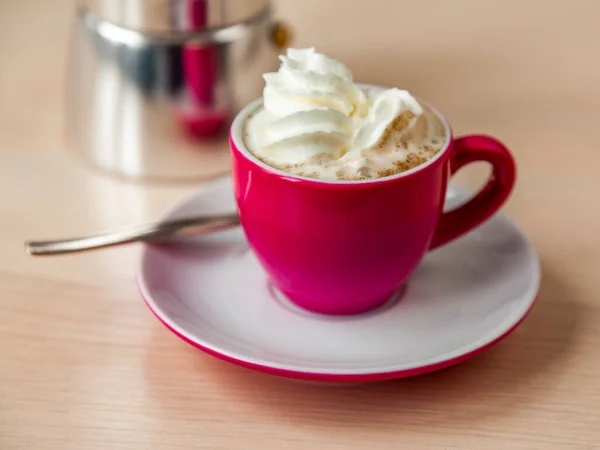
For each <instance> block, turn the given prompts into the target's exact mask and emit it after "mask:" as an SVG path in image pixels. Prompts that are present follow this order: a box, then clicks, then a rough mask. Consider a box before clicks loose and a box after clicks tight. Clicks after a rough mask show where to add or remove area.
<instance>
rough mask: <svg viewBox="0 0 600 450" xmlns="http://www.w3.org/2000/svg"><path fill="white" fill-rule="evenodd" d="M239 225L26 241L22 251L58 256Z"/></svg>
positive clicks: (180, 224) (175, 226)
mask: <svg viewBox="0 0 600 450" xmlns="http://www.w3.org/2000/svg"><path fill="white" fill-rule="evenodd" d="M239 224H240V220H239V218H238V216H237V215H235V214H230V215H225V216H211V217H194V218H191V219H181V220H172V221H167V222H159V223H150V224H145V225H136V226H133V227H129V228H124V229H122V230H118V231H111V232H107V233H101V234H95V235H91V236H83V237H78V238H71V239H60V240H53V241H26V242H25V251H26V252H27V253H29V254H30V255H35V256H38V255H39V256H42V255H59V254H64V253H75V252H83V251H86V250H93V249H97V248H104V247H112V246H115V245H120V244H128V243H130V242H138V241H144V242H156V241H162V240H166V239H167V238H173V237H175V236H189V235H191V234H193V235H198V234H206V233H210V232H213V231H218V230H223V229H226V228H231V227H234V226H237V225H239Z"/></svg>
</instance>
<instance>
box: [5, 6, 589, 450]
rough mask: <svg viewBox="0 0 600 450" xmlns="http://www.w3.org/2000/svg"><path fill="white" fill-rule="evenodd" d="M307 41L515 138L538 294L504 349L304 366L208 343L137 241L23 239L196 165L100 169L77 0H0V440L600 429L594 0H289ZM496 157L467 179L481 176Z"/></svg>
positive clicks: (470, 127)
mask: <svg viewBox="0 0 600 450" xmlns="http://www.w3.org/2000/svg"><path fill="white" fill-rule="evenodd" d="M277 3H278V5H277V6H278V11H279V13H280V15H281V16H283V17H285V18H287V19H288V20H289V21H290V22H292V23H293V26H294V29H295V32H296V40H295V42H294V44H295V45H296V46H308V45H316V46H317V48H318V49H319V50H321V51H323V52H326V53H329V54H331V55H332V56H335V57H338V58H340V59H342V60H343V61H345V62H347V63H348V64H349V65H350V66H351V68H352V69H353V70H354V72H355V74H356V78H357V79H358V80H361V81H366V82H373V83H381V84H386V85H398V86H401V87H405V88H408V89H410V90H411V91H413V92H414V93H416V94H418V95H419V96H420V97H422V98H426V99H428V100H429V101H431V102H433V103H434V104H436V105H437V106H438V107H439V108H440V109H441V110H442V111H443V112H444V113H445V114H446V115H447V116H448V117H449V119H450V120H451V122H452V124H453V126H454V128H455V131H456V133H457V134H461V133H466V132H469V131H476V132H485V133H490V134H494V135H497V136H499V137H501V138H502V139H503V140H504V141H505V142H506V143H507V144H508V145H509V146H510V147H511V148H512V149H513V151H514V154H515V157H516V159H517V161H518V164H519V180H518V186H517V189H516V191H515V192H514V195H513V196H512V198H511V199H510V201H509V203H508V204H507V206H506V210H507V211H508V213H509V214H511V215H512V216H513V217H514V218H516V220H517V221H518V222H519V223H520V224H521V225H522V227H523V228H524V229H525V230H526V232H527V233H528V234H529V236H530V237H531V239H532V241H533V243H534V245H535V246H536V248H537V249H538V251H539V253H540V256H541V260H542V266H543V283H542V289H541V293H540V296H539V302H538V304H537V306H536V307H535V308H534V310H533V312H532V313H531V315H530V317H529V318H528V319H527V320H526V321H525V323H523V325H522V326H521V327H520V328H519V329H518V330H517V331H516V332H515V333H514V334H513V335H511V336H510V337H509V338H507V339H506V340H505V341H503V342H502V343H501V344H499V345H498V346H497V347H495V348H493V349H492V350H490V351H488V352H486V353H484V354H483V355H481V356H478V357H476V358H474V359H472V360H470V361H468V362H466V363H463V364H461V365H459V366H456V367H454V368H450V369H447V370H443V371H440V372H438V373H432V374H429V375H425V376H420V377H416V378H412V379H406V380H399V381H394V382H388V383H381V384H374V385H368V386H361V387H351V388H350V387H347V388H331V387H322V386H312V385H303V384H298V383H295V382H290V381H287V380H283V379H277V378H274V377H270V376H267V375H262V374H258V373H254V372H251V371H248V370H245V369H241V368H238V367H235V366H232V365H229V364H227V363H224V362H221V361H218V360H216V359H214V358H212V357H210V356H206V355H204V354H202V353H200V352H199V351H197V350H195V349H193V348H192V347H190V346H189V345H187V344H185V343H183V342H182V341H180V340H178V339H177V338H176V337H174V336H173V335H171V334H170V333H169V332H168V331H167V330H166V329H164V328H163V327H162V326H161V325H160V324H159V323H158V322H157V321H156V320H155V319H154V317H153V316H152V314H151V313H150V312H149V311H148V310H147V309H146V307H145V306H144V304H143V302H142V301H141V298H140V296H139V295H138V293H137V290H136V286H135V282H134V266H135V262H136V257H137V255H138V251H139V248H138V247H136V246H131V247H127V248H118V249H113V250H107V251H103V252H98V253H90V254H81V255H76V256H68V257H58V258H50V259H34V258H31V257H27V256H26V255H25V254H24V252H23V250H22V241H23V240H24V239H26V238H32V237H37V238H43V237H59V236H68V235H76V234H79V233H86V232H91V231H97V230H101V229H106V228H111V227H115V226H120V225H125V224H131V223H136V222H140V221H144V220H151V219H152V218H155V217H156V216H157V215H158V214H159V213H160V212H161V211H162V210H163V209H164V208H166V207H167V206H168V205H169V204H171V203H172V202H173V201H175V200H176V199H178V198H180V197H181V196H183V195H185V194H186V193H189V192H190V191H191V190H193V189H194V188H195V186H189V185H188V186H179V187H169V186H147V185H138V184H131V183H123V182H120V181H116V180H113V179H111V178H107V177H105V176H103V175H99V174H97V173H95V172H92V171H90V170H88V169H86V168H83V167H81V165H80V164H79V163H78V161H77V160H76V159H74V158H73V157H72V155H71V154H70V153H69V151H68V146H67V144H66V143H65V140H64V139H63V137H64V132H63V129H64V116H63V113H62V112H63V111H62V109H61V108H62V97H63V76H64V72H65V57H66V42H67V37H68V33H69V27H70V23H71V18H72V12H73V0H54V1H52V2H50V1H47V0H35V1H34V0H30V1H22V2H17V1H12V2H8V1H7V2H2V3H0V207H1V211H2V216H1V217H2V219H1V222H0V248H1V249H2V255H1V257H0V449H1V450H13V449H28V450H30V449H60V450H67V449H78V450H80V449H86V450H92V449H188V448H206V449H249V448H256V449H267V448H269V449H270V448H272V449H280V448H286V449H290V450H294V449H342V448H351V449H403V450H404V449H421V448H423V449H499V450H500V449H501V450H504V449H508V448H510V449H554V448H573V449H578V448H583V449H591V448H600V376H599V375H598V374H599V373H600V281H599V280H600V233H599V230H600V212H599V211H600V209H599V206H598V205H600V200H599V197H600V177H599V175H598V173H599V171H600V133H599V130H600V122H599V120H600V52H599V50H600V26H598V18H599V17H600V2H597V1H595V0H589V1H585V0H577V1H572V2H566V1H554V0H552V1H551V0H493V1H491V0H490V1H485V2H482V1H479V0H455V1H452V2H450V1H445V0H429V1H402V2H392V1H391V0H390V1H386V0H370V1H368V2H364V1H360V0H352V1H342V0H338V1H334V0H320V1H318V2H317V1H303V2H295V1H293V0H286V1H283V0H282V1H279V2H277ZM484 174H485V170H484V169H483V168H469V169H467V170H465V171H464V172H463V173H461V174H460V176H459V182H461V183H464V184H467V185H471V186H473V187H474V186H476V185H477V183H479V182H480V181H481V179H482V177H483V176H484Z"/></svg>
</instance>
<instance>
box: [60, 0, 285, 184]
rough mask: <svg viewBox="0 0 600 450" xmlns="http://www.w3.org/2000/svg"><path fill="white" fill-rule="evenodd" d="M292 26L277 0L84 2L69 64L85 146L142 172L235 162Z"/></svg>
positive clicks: (118, 169)
mask: <svg viewBox="0 0 600 450" xmlns="http://www.w3.org/2000/svg"><path fill="white" fill-rule="evenodd" d="M287 35H288V33H287V30H286V28H285V27H284V26H283V25H282V24H281V23H280V22H278V21H276V20H275V19H274V18H273V15H272V11H271V6H270V2H269V1H268V0H84V1H81V2H80V3H79V6H78V14H77V19H76V23H75V29H74V33H73V36H72V48H71V52H70V62H69V66H70V67H69V71H68V86H67V91H68V96H69V98H68V101H67V104H68V125H69V129H70V135H71V137H72V138H73V144H74V147H75V149H76V150H77V152H79V153H80V154H81V155H83V156H84V157H85V159H86V160H88V161H90V162H92V163H93V164H94V165H95V166H98V167H100V168H102V169H105V170H106V171H109V172H112V173H114V174H118V175H121V176H124V177H127V178H135V179H171V180H185V179H188V180H197V179H203V178H209V177H213V176H216V175H219V174H222V173H225V172H226V171H227V170H228V169H229V155H228V148H227V147H228V144H227V137H228V136H227V132H228V128H229V124H230V121H231V119H232V118H233V116H234V115H235V113H236V112H237V111H238V110H239V109H240V108H241V107H243V106H244V105H245V104H247V103H248V102H250V101H251V100H253V99H255V98H257V97H259V96H260V95H261V92H262V89H263V86H264V82H263V80H262V76H261V75H262V74H263V73H265V72H270V71H274V70H276V69H277V66H278V59H277V55H278V54H279V53H281V52H282V51H283V49H284V47H285V45H286V41H287Z"/></svg>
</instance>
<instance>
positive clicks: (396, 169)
mask: <svg viewBox="0 0 600 450" xmlns="http://www.w3.org/2000/svg"><path fill="white" fill-rule="evenodd" d="M261 110H262V107H261V108H259V109H258V110H257V111H255V112H254V113H253V114H252V115H251V116H250V117H248V119H247V120H246V124H245V127H244V143H245V144H246V146H247V147H248V149H249V150H250V152H251V153H253V154H254V155H255V156H257V157H258V158H259V159H260V160H261V161H263V162H264V163H265V164H268V165H269V166H272V167H274V168H276V169H279V170H282V171H284V172H288V173H290V174H292V175H297V176H301V177H306V178H315V179H321V180H344V181H352V180H368V179H376V178H382V177H389V176H392V175H396V174H399V173H402V172H406V171H408V170H411V169H413V168H415V167H417V166H419V165H421V164H423V163H425V162H427V161H428V160H429V159H431V158H433V157H434V156H435V155H436V154H437V153H438V152H439V151H440V150H441V149H442V148H443V147H444V146H445V144H446V140H447V138H448V136H446V130H445V127H444V124H443V123H442V122H441V120H440V119H439V117H438V116H437V114H436V113H435V112H434V111H432V110H431V109H430V108H428V107H426V106H423V112H422V114H420V115H418V116H417V115H415V114H414V113H412V112H411V111H405V112H403V113H402V114H400V115H399V116H398V117H397V118H396V119H394V121H393V122H392V123H391V124H390V125H388V126H387V127H386V129H385V131H384V132H383V134H382V135H381V138H380V139H379V141H378V142H377V143H376V144H375V145H373V146H371V147H368V148H364V149H361V150H360V151H354V152H349V153H346V154H344V155H343V156H341V157H336V156H335V155H333V156H332V155H331V154H330V153H327V152H322V153H317V154H315V155H314V156H312V157H310V158H308V159H307V160H305V161H303V162H300V163H284V164H282V163H279V162H276V161H274V160H272V159H270V158H268V157H266V156H264V155H259V154H257V153H255V152H254V151H253V149H252V147H251V146H250V145H248V144H249V142H250V139H248V136H249V129H250V126H249V124H250V123H251V121H252V118H253V117H254V116H255V115H256V114H258V113H260V111H261ZM320 138H324V136H320ZM325 139H326V138H325ZM321 143H322V141H321Z"/></svg>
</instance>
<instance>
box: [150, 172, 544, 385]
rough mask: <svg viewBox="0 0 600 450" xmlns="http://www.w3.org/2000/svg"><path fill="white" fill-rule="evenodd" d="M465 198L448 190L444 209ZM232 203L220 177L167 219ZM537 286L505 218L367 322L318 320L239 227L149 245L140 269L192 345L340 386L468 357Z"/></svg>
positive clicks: (169, 320)
mask: <svg viewBox="0 0 600 450" xmlns="http://www.w3.org/2000/svg"><path fill="white" fill-rule="evenodd" d="M465 197H466V196H465V194H464V193H463V192H462V191H457V190H456V189H451V190H450V193H449V197H448V201H447V207H449V208H453V207H455V206H456V204H458V203H461V202H462V201H464V200H465ZM234 208H235V207H234V199H233V194H232V191H231V180H230V179H223V180H219V181H217V182H215V183H213V184H212V185H211V186H210V187H208V188H207V189H204V190H202V191H199V192H196V193H195V194H193V195H192V196H191V197H189V198H188V199H186V200H184V201H183V202H181V203H180V204H178V205H176V206H175V208H173V209H172V210H171V211H170V212H169V213H168V214H166V216H165V217H164V218H165V219H167V218H169V219H172V218H181V217H186V216H193V215H198V214H218V213H224V212H231V211H234ZM539 283H540V267H539V262H538V259H537V256H536V253H535V251H534V249H533V248H532V246H531V244H530V243H529V242H528V240H527V238H526V237H525V236H524V235H523V233H522V232H521V231H520V230H519V229H518V228H517V226H516V225H515V223H514V222H513V221H512V220H511V219H509V218H508V217H506V216H505V215H503V214H498V215H496V216H495V217H494V218H493V219H491V220H489V221H488V222H487V223H485V224H484V225H483V226H481V227H480V228H478V229H477V230H475V231H473V232H471V233H469V234H468V235H466V236H464V237H463V238H461V239H459V240H457V241H455V242H453V243H451V244H449V245H446V246H445V247H442V248H441V249H439V250H437V251H435V252H432V253H430V254H428V255H427V256H426V257H425V259H424V261H423V262H422V264H421V266H420V267H419V269H418V270H417V271H416V273H415V274H414V275H413V276H412V278H411V280H410V281H409V283H408V285H407V287H406V289H405V292H403V293H401V294H399V295H398V296H397V298H395V299H392V300H391V301H390V302H389V303H388V304H387V305H386V306H384V307H383V308H381V309H379V310H377V311H373V312H371V313H368V314H364V315H360V316H350V317H348V316H345V317H330V316H323V315H317V314H313V313H310V312H307V311H304V310H301V309H299V308H297V307H295V306H293V305H292V304H291V303H289V302H288V301H287V300H286V299H285V298H282V296H281V295H280V294H279V293H278V292H275V291H274V290H273V289H272V288H271V287H270V285H269V283H268V281H267V279H266V276H265V274H264V273H263V271H262V269H261V267H260V266H259V263H258V262H257V260H256V258H255V257H254V255H253V254H252V252H251V251H250V250H249V248H248V246H247V244H246V241H245V239H244V234H243V232H242V229H241V228H236V229H230V230H227V231H223V232H219V233H215V234H212V235H207V236H199V237H195V238H193V239H188V240H186V241H185V243H183V242H182V243H174V244H169V245H161V246H158V245H156V246H150V245H146V246H145V247H144V249H143V251H142V255H141V261H140V265H139V271H138V284H139V288H140V291H141V293H142V295H143V297H144V299H145V301H146V303H147V304H148V306H149V308H150V309H151V310H152V312H153V313H154V314H155V315H156V316H157V317H158V319H159V320H160V321H161V322H162V323H163V324H164V325H165V326H167V327H168V328H169V329H170V330H171V331H172V332H173V333H175V334H176V335H177V336H179V337H180V338H182V339H184V340H185V341H187V342H189V343H190V344H192V345H194V346H196V347H198V348H200V349H201V350H204V351H205V352H207V353H210V354H212V355H214V356H217V357H219V358H222V359H224V360H227V361H230V362H233V363H236V364H239V365H242V366H245V367H249V368H252V369H255V370H260V371H263V372H268V373H272V374H276V375H281V376H287V377H294V378H300V379H305V380H320V381H335V382H340V381H348V382H363V381H375V380H385V379H391V378H401V377H406V376H411V375H417V374H421V373H425V372H430V371H433V370H437V369H440V368H443V367H447V366H449V365H452V364H456V363H458V362H460V361H463V360H465V359H467V358H469V357H471V356H473V355H475V354H476V353H479V352H481V351H483V350H485V349H486V348H488V347H490V346H491V345H493V344H495V343H497V342H498V341H500V340H501V339H502V338H504V337H505V336H507V335H508V334H509V333H511V332H512V331H513V330H514V329H515V328H516V327H517V326H518V325H519V323H520V322H521V321H522V320H523V319H524V318H525V316H526V315H527V313H528V312H529V311H530V309H531V308H532V306H533V304H534V301H535V298H536V295H537V292H538V286H539Z"/></svg>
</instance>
